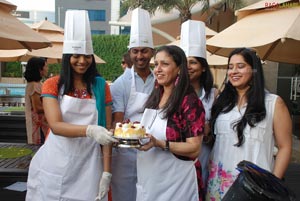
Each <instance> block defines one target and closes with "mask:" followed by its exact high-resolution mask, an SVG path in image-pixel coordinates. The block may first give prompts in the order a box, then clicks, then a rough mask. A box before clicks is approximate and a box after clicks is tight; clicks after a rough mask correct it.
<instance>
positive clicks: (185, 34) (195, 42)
mask: <svg viewBox="0 0 300 201" xmlns="http://www.w3.org/2000/svg"><path fill="white" fill-rule="evenodd" d="M180 47H181V48H182V49H183V51H184V52H185V55H186V56H187V57H189V56H193V57H202V58H205V59H206V36H205V24H204V23H203V22H201V21H195V20H188V21H185V22H184V23H182V24H181V34H180Z"/></svg>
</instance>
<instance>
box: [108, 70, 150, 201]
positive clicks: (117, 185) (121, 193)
mask: <svg viewBox="0 0 300 201" xmlns="http://www.w3.org/2000/svg"><path fill="white" fill-rule="evenodd" d="M131 77H132V82H131V89H130V96H129V100H128V104H127V107H126V110H125V115H124V118H125V119H130V121H132V122H134V121H141V118H142V115H143V110H144V104H145V102H146V101H147V99H148V97H149V94H146V93H141V92H137V91H136V87H135V76H134V68H131ZM112 175H113V176H112V183H111V186H112V199H113V201H134V200H135V199H136V182H137V176H136V149H132V148H113V156H112Z"/></svg>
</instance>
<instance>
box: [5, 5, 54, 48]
mask: <svg viewBox="0 0 300 201" xmlns="http://www.w3.org/2000/svg"><path fill="white" fill-rule="evenodd" d="M15 9H16V6H15V5H13V4H11V3H9V2H7V1H5V0H0V27H1V29H0V49H3V50H10V49H24V48H26V49H28V50H32V49H39V48H45V47H48V46H50V45H51V42H50V41H49V40H47V39H46V38H45V37H43V36H41V35H39V34H38V33H37V32H35V31H33V30H32V29H30V28H29V27H28V26H27V25H25V24H24V23H22V22H21V21H20V20H18V19H17V18H16V17H14V16H12V15H11V14H10V12H11V11H12V10H15Z"/></svg>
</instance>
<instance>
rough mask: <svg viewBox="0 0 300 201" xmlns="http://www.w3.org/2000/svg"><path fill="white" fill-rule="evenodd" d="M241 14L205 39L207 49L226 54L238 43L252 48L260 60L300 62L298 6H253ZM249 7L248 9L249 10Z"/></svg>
mask: <svg viewBox="0 0 300 201" xmlns="http://www.w3.org/2000/svg"><path fill="white" fill-rule="evenodd" d="M245 11H246V10H245V9H244V10H243V9H241V13H243V14H244V16H243V18H241V19H240V20H239V21H237V22H236V23H234V24H233V25H231V26H230V27H228V28H227V29H225V30H223V31H221V32H220V33H218V34H217V35H215V36H213V37H212V38H210V39H208V40H207V49H208V50H209V51H210V52H211V53H213V54H217V55H221V56H228V55H229V53H230V52H231V51H232V50H233V49H235V48H237V47H252V48H255V49H256V50H257V52H258V54H259V55H260V57H261V59H262V60H270V61H275V62H283V63H292V64H300V51H299V50H300V7H299V6H282V5H281V6H280V4H278V6H276V7H273V8H267V7H266V8H261V9H259V8H257V9H252V10H251V12H250V14H249V12H248V15H246V16H245ZM248 11H249V10H248Z"/></svg>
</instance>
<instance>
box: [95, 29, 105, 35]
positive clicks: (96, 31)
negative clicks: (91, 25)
mask: <svg viewBox="0 0 300 201" xmlns="http://www.w3.org/2000/svg"><path fill="white" fill-rule="evenodd" d="M92 34H93V35H94V34H102V35H103V34H105V30H92Z"/></svg>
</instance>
